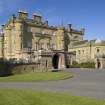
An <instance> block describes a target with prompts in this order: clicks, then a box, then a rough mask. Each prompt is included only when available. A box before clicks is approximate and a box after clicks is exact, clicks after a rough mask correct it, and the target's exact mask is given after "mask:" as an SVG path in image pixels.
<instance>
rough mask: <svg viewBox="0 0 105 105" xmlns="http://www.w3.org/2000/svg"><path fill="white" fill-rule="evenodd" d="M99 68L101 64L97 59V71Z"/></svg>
mask: <svg viewBox="0 0 105 105" xmlns="http://www.w3.org/2000/svg"><path fill="white" fill-rule="evenodd" d="M100 67H101V63H100V60H99V59H97V68H98V69H99V68H100Z"/></svg>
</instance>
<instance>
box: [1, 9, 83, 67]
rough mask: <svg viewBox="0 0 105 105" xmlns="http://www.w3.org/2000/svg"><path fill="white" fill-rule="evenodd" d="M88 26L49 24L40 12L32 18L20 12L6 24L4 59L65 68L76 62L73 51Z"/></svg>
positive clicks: (2, 56)
mask: <svg viewBox="0 0 105 105" xmlns="http://www.w3.org/2000/svg"><path fill="white" fill-rule="evenodd" d="M83 35H84V29H81V30H80V31H78V30H75V29H73V28H72V26H71V24H69V25H68V26H67V27H64V26H60V27H55V26H49V24H48V21H44V22H43V21H42V17H41V16H40V15H37V14H34V15H33V17H32V18H31V19H30V18H29V17H28V13H27V12H25V11H19V13H18V16H15V15H13V16H12V17H11V18H10V19H9V21H8V22H7V23H6V24H4V25H2V33H1V35H0V58H3V59H4V60H10V61H13V62H17V63H20V62H24V63H40V64H41V67H43V68H44V67H47V68H55V69H56V68H65V67H67V66H68V65H69V63H72V62H71V60H73V58H75V57H74V52H73V53H72V52H70V51H71V49H70V51H69V47H70V48H71V46H72V44H73V42H74V41H82V40H83Z"/></svg>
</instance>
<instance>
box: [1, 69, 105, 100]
mask: <svg viewBox="0 0 105 105" xmlns="http://www.w3.org/2000/svg"><path fill="white" fill-rule="evenodd" d="M67 71H68V72H72V73H73V74H74V77H73V78H71V79H67V80H59V81H44V82H0V89H31V90H38V91H50V92H60V93H67V94H70V95H76V96H86V97H92V98H98V99H105V70H90V69H87V70H84V69H67Z"/></svg>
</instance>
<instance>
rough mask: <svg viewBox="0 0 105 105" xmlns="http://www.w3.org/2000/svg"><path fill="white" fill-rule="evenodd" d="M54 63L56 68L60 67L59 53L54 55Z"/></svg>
mask: <svg viewBox="0 0 105 105" xmlns="http://www.w3.org/2000/svg"><path fill="white" fill-rule="evenodd" d="M52 64H53V67H54V69H58V66H59V55H58V54H55V55H54V56H53V58H52Z"/></svg>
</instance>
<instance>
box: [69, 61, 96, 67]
mask: <svg viewBox="0 0 105 105" xmlns="http://www.w3.org/2000/svg"><path fill="white" fill-rule="evenodd" d="M70 68H95V63H94V62H83V63H77V62H73V65H70Z"/></svg>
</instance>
